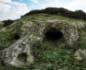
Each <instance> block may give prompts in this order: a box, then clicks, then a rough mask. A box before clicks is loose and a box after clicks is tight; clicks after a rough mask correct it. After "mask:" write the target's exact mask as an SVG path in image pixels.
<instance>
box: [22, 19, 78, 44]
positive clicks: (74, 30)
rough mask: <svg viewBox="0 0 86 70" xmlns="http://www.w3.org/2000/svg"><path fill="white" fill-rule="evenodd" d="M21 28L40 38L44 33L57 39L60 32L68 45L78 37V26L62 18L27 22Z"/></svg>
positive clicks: (43, 36)
mask: <svg viewBox="0 0 86 70" xmlns="http://www.w3.org/2000/svg"><path fill="white" fill-rule="evenodd" d="M22 28H23V30H25V31H26V32H28V33H29V34H30V35H31V34H32V35H33V36H35V37H40V39H42V40H43V39H44V38H45V37H46V34H47V35H48V36H47V37H51V38H53V39H54V37H56V38H55V39H57V40H58V37H59V32H60V33H62V38H64V41H65V43H66V44H68V45H73V44H74V43H75V42H76V41H77V40H78V38H79V33H78V29H79V28H78V27H77V26H76V25H73V24H70V23H68V22H66V21H64V20H48V21H34V23H33V22H27V23H26V24H24V25H23V27H22ZM25 31H24V32H25ZM50 32H51V33H50ZM48 33H50V34H48Z"/></svg>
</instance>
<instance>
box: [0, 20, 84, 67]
mask: <svg viewBox="0 0 86 70" xmlns="http://www.w3.org/2000/svg"><path fill="white" fill-rule="evenodd" d="M15 24H16V23H15ZM80 26H81V25H79V24H70V23H69V22H67V21H65V20H47V21H39V20H34V21H28V22H25V23H24V24H22V26H21V30H20V29H19V28H18V29H19V31H21V34H20V38H19V39H18V40H17V41H16V42H14V43H13V44H12V45H11V46H10V47H8V48H6V49H4V50H2V51H0V59H1V60H0V62H1V64H2V63H4V64H10V65H14V66H26V65H30V64H32V63H33V62H34V56H33V55H32V53H31V51H32V50H31V49H30V48H31V47H32V46H33V44H34V43H36V42H38V43H43V42H44V41H45V40H47V41H52V42H53V43H54V42H55V43H57V42H58V41H59V40H61V39H62V40H64V43H65V44H66V45H70V46H71V45H73V44H75V43H76V42H77V40H78V39H79V31H78V30H79V29H82V28H84V24H83V25H82V26H81V27H80ZM15 29H16V26H15V28H14V29H13V30H14V32H16V30H15ZM17 33H18V32H17Z"/></svg>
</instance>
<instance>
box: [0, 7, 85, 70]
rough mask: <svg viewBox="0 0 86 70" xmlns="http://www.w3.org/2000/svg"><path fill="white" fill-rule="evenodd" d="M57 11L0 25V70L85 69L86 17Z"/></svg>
mask: <svg viewBox="0 0 86 70" xmlns="http://www.w3.org/2000/svg"><path fill="white" fill-rule="evenodd" d="M45 10H46V9H45ZM49 10H50V11H49ZM57 10H58V9H56V8H50V9H49V8H48V11H47V13H45V11H44V10H40V12H39V11H35V13H33V11H32V12H30V13H27V14H26V15H25V16H22V18H21V19H18V20H15V21H12V20H6V21H2V22H0V32H1V33H0V69H1V70H86V54H85V53H86V21H85V19H86V18H85V17H86V14H85V13H84V12H82V11H79V13H81V14H78V13H75V14H76V15H75V16H73V14H74V12H72V11H68V10H65V9H62V8H61V9H60V10H58V11H59V12H57ZM52 11H53V14H52ZM60 11H63V12H60ZM50 12H51V13H50ZM65 12H66V14H65ZM71 12H72V14H71ZM63 13H64V14H63ZM68 14H69V15H70V16H68ZM82 14H83V15H82ZM81 15H82V16H81ZM71 16H73V17H71Z"/></svg>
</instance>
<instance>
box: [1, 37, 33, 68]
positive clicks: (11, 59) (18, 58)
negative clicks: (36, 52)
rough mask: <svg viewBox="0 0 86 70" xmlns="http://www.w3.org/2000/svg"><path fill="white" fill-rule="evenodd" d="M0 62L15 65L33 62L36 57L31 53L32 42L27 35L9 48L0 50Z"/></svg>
mask: <svg viewBox="0 0 86 70" xmlns="http://www.w3.org/2000/svg"><path fill="white" fill-rule="evenodd" d="M0 56H1V57H0V63H1V64H10V65H13V66H19V67H20V66H26V65H30V64H32V63H33V61H34V58H33V55H32V54H31V50H30V44H29V41H28V39H27V37H26V36H25V37H23V38H21V39H19V40H18V41H17V42H16V43H14V44H12V45H11V46H10V47H9V48H6V49H4V50H2V51H0Z"/></svg>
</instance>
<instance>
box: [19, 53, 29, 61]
mask: <svg viewBox="0 0 86 70" xmlns="http://www.w3.org/2000/svg"><path fill="white" fill-rule="evenodd" d="M27 57H28V55H27V53H20V54H19V55H18V57H17V58H18V60H19V61H21V62H27Z"/></svg>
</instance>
